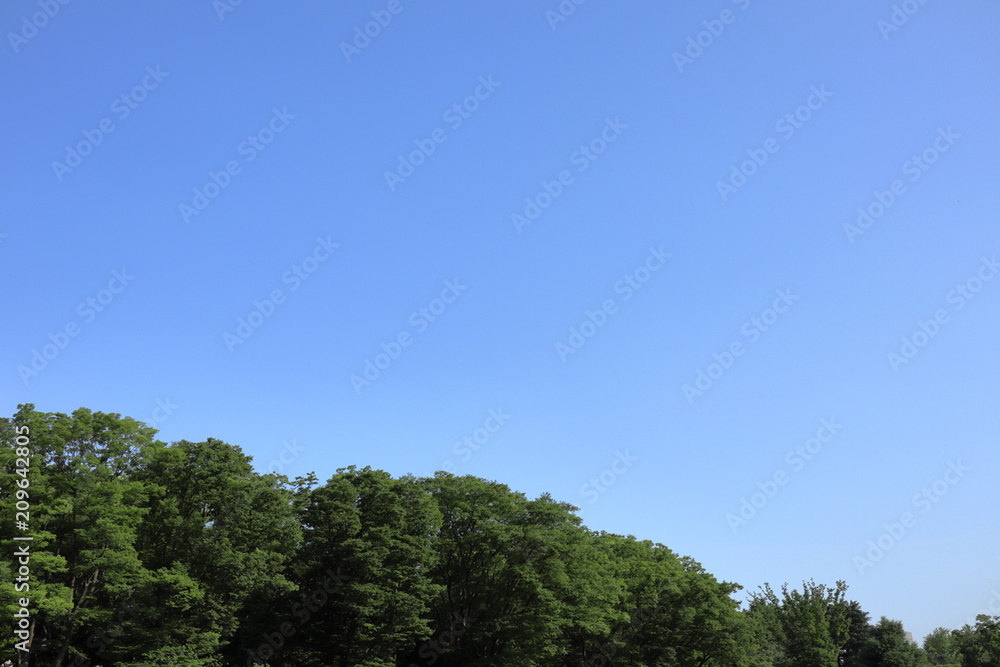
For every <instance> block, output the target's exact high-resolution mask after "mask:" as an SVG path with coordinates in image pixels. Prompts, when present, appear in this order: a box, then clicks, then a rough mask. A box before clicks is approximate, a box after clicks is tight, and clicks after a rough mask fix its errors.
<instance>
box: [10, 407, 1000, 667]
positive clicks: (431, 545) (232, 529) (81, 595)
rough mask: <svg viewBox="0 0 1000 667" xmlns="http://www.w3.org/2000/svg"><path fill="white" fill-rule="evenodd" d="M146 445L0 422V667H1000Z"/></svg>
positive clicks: (837, 591) (309, 483) (227, 455)
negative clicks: (3, 615) (0, 614)
mask: <svg viewBox="0 0 1000 667" xmlns="http://www.w3.org/2000/svg"><path fill="white" fill-rule="evenodd" d="M156 434H157V431H156V430H155V429H154V428H152V427H150V426H147V425H146V424H144V423H142V422H141V421H137V420H134V419H130V418H127V417H122V416H121V415H119V414H116V413H101V412H93V411H91V410H88V409H84V408H81V409H79V410H76V411H75V412H73V413H72V414H71V415H66V414H62V413H45V412H40V411H36V410H35V407H34V405H31V404H26V405H20V406H18V411H17V412H16V413H15V414H14V415H13V416H12V417H9V418H3V419H2V420H0V439H2V441H3V443H4V446H3V447H0V457H2V460H0V505H2V516H3V521H2V523H0V532H2V539H3V543H4V545H5V547H4V558H3V559H2V560H0V575H2V576H0V581H2V583H0V605H2V606H3V608H4V609H5V610H6V611H7V613H8V614H9V616H8V619H9V622H8V623H6V624H5V626H6V627H5V630H4V632H3V636H2V637H0V652H2V653H0V664H7V665H16V666H17V667H43V666H44V667H50V666H51V667H66V666H74V667H87V666H93V667H98V666H101V667H242V666H244V665H245V666H247V667H250V666H252V665H261V666H269V667H422V666H425V665H435V666H437V667H457V666H468V667H480V666H482V667H486V666H495V667H501V666H503V667H570V666H578V665H579V666H590V667H599V666H623V667H625V666H627V667H638V666H666V665H679V666H685V667H687V666H705V667H710V666H717V665H718V666H723V665H725V666H738V667H751V666H760V667H835V666H839V665H844V666H851V667H854V666H864V667H876V666H880V665H886V666H892V667H917V666H923V665H942V666H954V667H987V666H989V667H1000V616H987V615H980V616H978V617H977V619H976V622H975V625H966V626H964V627H962V628H959V629H954V630H949V629H945V628H938V629H937V630H935V631H934V632H933V633H931V634H930V635H928V636H927V637H926V638H924V639H923V642H922V645H918V644H916V643H913V642H910V641H908V640H907V638H906V636H905V634H904V631H903V626H902V624H901V623H900V622H899V621H897V620H892V619H888V618H885V617H882V618H881V619H879V620H877V621H876V620H874V619H872V618H871V617H870V616H869V614H868V613H867V612H866V611H864V610H863V609H862V608H861V606H860V605H859V604H858V603H857V602H856V601H852V600H850V599H849V596H848V594H847V590H848V587H847V584H846V583H845V582H843V581H838V582H834V583H833V584H821V583H816V582H815V581H804V582H800V583H799V584H797V585H789V584H784V585H781V586H780V587H779V588H778V589H777V590H775V589H774V588H772V587H771V586H770V585H768V584H765V585H763V586H761V587H759V589H758V590H757V591H755V592H753V593H751V594H750V596H749V602H748V603H746V604H745V605H744V604H743V603H741V602H740V601H739V600H737V599H736V598H735V597H734V596H735V594H736V593H737V592H738V591H740V590H742V587H741V586H740V585H739V584H736V583H732V582H726V581H719V580H718V579H716V578H715V577H714V576H713V575H712V574H711V573H709V572H707V571H706V570H705V569H704V568H703V567H702V566H701V565H700V564H699V563H698V562H697V561H696V560H694V559H693V558H692V557H689V556H683V555H679V554H676V553H674V552H673V551H671V550H670V549H669V548H668V547H667V546H664V545H663V544H658V543H654V542H651V541H649V540H642V539H638V538H636V537H633V536H630V535H629V536H624V535H616V534H612V533H606V532H596V531H592V530H589V529H587V528H586V527H585V526H584V525H582V522H581V519H580V517H579V516H577V514H576V512H577V511H578V510H577V508H576V507H573V506H572V505H570V504H568V503H565V502H559V501H557V500H555V499H553V498H552V497H550V496H549V495H548V494H543V495H541V496H539V497H538V498H535V499H529V498H527V497H526V496H525V495H524V494H522V493H518V492H516V491H513V490H511V489H509V488H508V487H507V486H505V485H503V484H501V483H498V482H496V481H488V480H485V479H481V478H477V477H472V476H455V475H452V474H449V473H445V472H438V473H436V474H435V475H434V476H433V477H424V478H419V477H414V476H411V475H406V476H402V477H398V478H394V477H393V476H392V475H390V474H389V473H387V472H384V471H381V470H373V469H371V468H369V467H365V468H359V467H355V466H350V467H345V468H341V469H339V470H337V471H336V472H335V474H333V475H332V476H331V477H330V478H329V479H328V480H326V481H325V482H323V483H320V481H319V479H318V478H317V477H316V476H315V475H314V474H309V475H307V476H306V477H298V478H295V479H291V480H290V479H288V478H286V477H285V476H282V475H276V474H258V473H257V472H255V470H254V468H253V465H252V460H251V458H250V457H248V456H246V455H245V454H243V452H242V450H241V449H240V448H239V447H238V446H234V445H230V444H227V443H225V442H222V441H220V440H216V439H212V438H208V439H207V440H204V441H202V442H188V441H179V442H173V443H169V444H168V443H164V442H161V441H159V440H157V439H156ZM4 661H6V663H5V662H4Z"/></svg>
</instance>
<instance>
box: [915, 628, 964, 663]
mask: <svg viewBox="0 0 1000 667" xmlns="http://www.w3.org/2000/svg"><path fill="white" fill-rule="evenodd" d="M924 653H926V654H927V661H928V662H929V663H930V664H931V665H934V666H935V667H961V664H962V663H961V659H962V658H961V656H960V655H959V653H958V647H957V646H956V642H955V640H954V638H953V635H952V632H951V631H950V630H948V629H946V628H935V629H934V631H933V632H931V633H930V634H929V635H927V636H926V637H924Z"/></svg>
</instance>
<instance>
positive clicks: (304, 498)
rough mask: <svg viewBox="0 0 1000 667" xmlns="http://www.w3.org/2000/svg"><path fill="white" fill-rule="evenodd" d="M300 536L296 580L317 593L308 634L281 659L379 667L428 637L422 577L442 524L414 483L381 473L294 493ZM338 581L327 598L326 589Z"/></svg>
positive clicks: (431, 590) (356, 474) (428, 586)
mask: <svg viewBox="0 0 1000 667" xmlns="http://www.w3.org/2000/svg"><path fill="white" fill-rule="evenodd" d="M297 503H298V504H299V505H300V506H301V508H302V509H301V513H302V521H303V525H304V528H305V533H304V536H303V542H302V547H301V549H300V552H299V557H298V563H297V565H296V574H295V578H296V581H297V583H298V584H299V587H300V589H301V590H303V591H310V592H316V593H318V594H319V597H317V598H316V603H315V604H314V610H313V611H311V612H310V616H309V618H308V619H307V620H308V626H304V627H303V630H302V632H297V633H296V635H295V636H294V637H293V638H292V640H291V642H290V647H289V650H288V651H287V662H288V664H293V665H303V666H306V665H310V666H311V665H317V664H324V665H331V666H340V667H347V666H348V665H350V666H352V667H353V666H359V667H376V666H378V667H382V666H392V665H395V664H396V661H397V660H398V658H399V656H400V654H401V653H402V652H403V651H405V650H406V649H408V648H409V647H410V646H412V645H413V644H415V643H417V642H418V641H420V640H421V639H424V638H426V637H427V636H429V635H430V632H431V630H430V627H429V624H428V620H427V612H428V605H429V603H430V599H431V597H432V596H433V595H434V594H435V593H436V592H437V589H436V587H435V586H434V585H433V584H432V583H431V582H430V580H429V579H428V577H427V572H428V571H429V570H430V568H431V567H433V565H434V553H433V551H432V549H431V540H432V538H433V535H434V534H435V533H436V532H437V530H438V526H439V522H440V519H439V517H438V515H437V512H436V508H435V506H434V503H433V501H432V499H431V498H430V497H429V496H428V495H427V494H426V493H425V492H424V491H423V489H422V488H421V487H420V486H419V485H418V484H417V483H416V482H415V480H414V479H413V478H404V479H400V480H394V479H392V477H391V476H390V475H389V474H388V473H386V472H383V471H381V470H372V469H371V468H364V469H362V470H358V469H356V468H355V467H353V466H352V467H349V468H342V469H340V470H338V471H337V474H336V475H334V476H333V477H332V478H331V479H330V480H329V481H328V482H327V483H326V484H325V485H324V486H321V487H319V488H316V489H308V488H301V489H300V499H299V501H297ZM330 572H335V573H336V574H337V576H338V577H339V578H340V581H339V582H338V585H337V586H336V587H335V588H333V589H332V590H331V588H330V587H329V586H324V581H326V580H328V579H329V577H330Z"/></svg>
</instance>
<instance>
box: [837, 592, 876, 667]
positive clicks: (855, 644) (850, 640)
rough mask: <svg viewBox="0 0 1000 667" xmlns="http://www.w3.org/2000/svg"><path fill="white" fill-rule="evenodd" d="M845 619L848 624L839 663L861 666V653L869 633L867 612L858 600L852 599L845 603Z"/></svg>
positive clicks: (855, 666) (854, 666)
mask: <svg viewBox="0 0 1000 667" xmlns="http://www.w3.org/2000/svg"><path fill="white" fill-rule="evenodd" d="M847 619H848V621H849V622H850V626H849V627H848V630H847V641H846V642H844V649H843V653H842V655H841V661H840V664H841V665H843V666H844V667H863V665H864V663H863V662H862V659H861V653H862V651H863V650H864V647H865V643H866V642H867V641H868V635H869V634H870V633H871V624H870V618H869V616H868V612H866V611H864V610H863V609H862V608H861V605H860V604H859V603H858V602H856V601H853V600H852V601H851V602H848V603H847Z"/></svg>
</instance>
